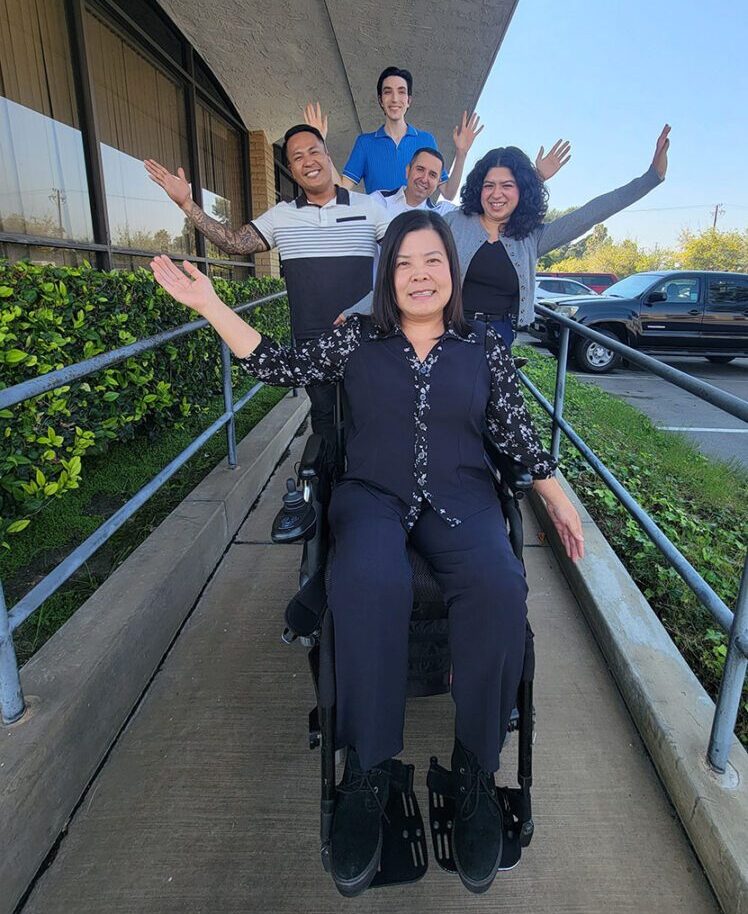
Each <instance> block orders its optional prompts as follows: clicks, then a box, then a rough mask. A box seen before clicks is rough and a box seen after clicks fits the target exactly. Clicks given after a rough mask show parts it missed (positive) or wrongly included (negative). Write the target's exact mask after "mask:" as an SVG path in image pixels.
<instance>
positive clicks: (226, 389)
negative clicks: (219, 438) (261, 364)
mask: <svg viewBox="0 0 748 914" xmlns="http://www.w3.org/2000/svg"><path fill="white" fill-rule="evenodd" d="M221 372H222V374H223V402H224V405H225V409H226V412H227V413H230V414H231V418H230V419H229V421H228V422H227V423H226V443H227V445H228V455H229V466H230V467H231V469H232V470H233V469H235V467H236V420H235V418H234V389H233V387H232V384H231V353H230V352H229V347H228V346H227V345H226V343H224V342H223V341H221Z"/></svg>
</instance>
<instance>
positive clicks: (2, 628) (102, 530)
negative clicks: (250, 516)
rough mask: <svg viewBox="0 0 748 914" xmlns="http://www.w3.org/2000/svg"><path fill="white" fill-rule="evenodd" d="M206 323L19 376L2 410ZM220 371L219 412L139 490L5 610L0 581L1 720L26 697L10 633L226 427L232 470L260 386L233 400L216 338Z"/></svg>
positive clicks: (242, 308) (2, 397) (243, 308)
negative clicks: (240, 431) (241, 418)
mask: <svg viewBox="0 0 748 914" xmlns="http://www.w3.org/2000/svg"><path fill="white" fill-rule="evenodd" d="M285 296H286V293H285V292H274V293H273V294H272V295H265V296H263V297H262V298H258V299H255V300H254V301H251V302H247V303H245V304H243V305H239V307H237V308H235V309H234V311H235V312H236V313H237V314H243V313H245V312H247V311H251V310H254V309H255V308H258V307H260V306H261V305H266V304H268V303H269V302H272V301H276V300H278V299H280V298H285ZM208 326H210V325H209V324H208V321H206V320H197V321H190V322H189V323H187V324H182V325H181V326H179V327H174V328H172V329H171V330H165V331H163V332H162V333H157V334H155V335H154V336H150V337H148V338H147V339H144V340H139V341H138V342H136V343H131V344H130V345H129V346H122V347H121V348H119V349H114V350H112V351H111V352H106V353H102V354H101V355H97V356H94V357H93V358H91V359H86V360H85V361H83V362H78V363H76V364H75V365H68V366H66V367H65V368H60V369H58V370H57V371H51V372H49V373H48V374H44V375H40V376H39V377H36V378H31V379H29V380H27V381H23V382H21V383H20V384H14V385H13V386H12V387H8V388H6V389H5V390H2V391H0V409H7V408H8V407H10V406H15V405H16V404H18V403H22V402H23V401H24V400H29V399H31V398H33V397H38V396H39V395H40V394H43V393H47V392H48V391H50V390H56V389H57V388H59V387H63V386H65V385H67V384H70V383H72V382H73V381H77V380H80V379H81V378H85V377H87V376H88V375H91V374H94V373H95V372H97V371H101V370H102V369H103V368H108V367H110V366H111V365H117V364H118V363H119V362H123V361H124V360H125V359H130V358H133V357H135V356H139V355H142V354H143V353H145V352H152V351H153V350H154V349H158V348H159V347H160V346H163V345H165V344H166V343H170V342H172V341H174V340H177V339H180V338H181V337H183V336H186V335H187V334H190V333H195V332H196V331H198V330H202V329H203V328H205V327H208ZM221 374H222V388H223V398H224V407H225V409H224V412H223V414H222V415H221V416H219V418H218V419H216V420H215V422H213V423H211V425H210V426H208V428H206V429H205V430H204V431H203V432H201V433H200V434H199V435H198V436H197V437H196V438H194V439H193V441H192V442H191V443H190V444H188V445H187V447H186V448H184V449H183V450H182V451H181V452H180V453H179V454H177V456H176V457H175V458H174V459H173V460H172V461H171V462H170V463H169V464H167V466H165V467H164V468H163V469H162V470H161V471H160V472H158V473H157V474H156V475H155V476H154V477H153V478H152V479H151V480H149V482H147V483H146V484H145V485H144V486H143V488H142V489H140V491H139V492H137V493H136V494H135V495H133V496H132V498H130V499H128V501H127V502H125V504H124V505H122V507H121V508H119V509H118V510H117V511H115V513H114V514H113V515H112V516H111V517H109V518H107V519H106V520H105V521H104V523H103V524H101V525H100V526H99V527H97V528H96V530H94V532H93V533H92V534H91V535H90V536H89V537H88V538H87V539H85V540H84V541H83V542H82V543H81V544H80V545H79V546H78V547H77V548H75V549H74V550H73V551H72V552H71V553H70V554H69V555H68V556H67V557H66V558H65V559H63V561H61V562H60V563H59V564H57V565H56V566H55V567H54V568H53V569H52V571H50V572H49V573H48V574H47V575H45V577H44V578H42V580H41V581H39V583H38V584H36V585H35V586H34V587H33V588H32V589H31V590H30V591H29V592H28V593H26V594H25V595H24V596H23V597H22V598H21V599H20V600H19V601H18V602H17V603H16V604H15V605H14V606H13V609H12V610H11V611H10V612H8V610H7V607H6V604H5V595H4V592H3V587H2V581H0V712H2V720H3V722H4V723H6V724H10V723H14V722H15V721H17V720H19V718H20V717H21V716H22V715H23V713H24V711H25V707H26V706H25V702H24V698H23V692H22V690H21V682H20V677H19V673H18V661H17V659H16V653H15V648H14V646H13V632H14V631H15V630H16V629H17V628H18V626H19V625H21V624H22V623H23V622H25V621H26V619H28V618H29V616H30V615H31V614H32V613H34V612H35V611H36V610H37V609H38V608H39V607H40V606H41V605H42V603H44V601H45V600H47V599H48V598H49V597H50V596H51V595H52V594H53V593H55V591H57V590H58V589H59V588H60V587H61V586H62V585H63V584H64V583H65V581H67V580H68V579H69V578H70V576H71V575H72V574H74V573H75V572H76V571H77V569H78V568H80V566H81V565H82V564H83V563H84V562H86V561H87V560H88V559H89V558H90V557H91V556H92V555H93V554H94V553H95V552H96V550H97V549H99V548H100V547H101V546H102V545H103V544H104V543H105V542H106V541H107V540H108V539H110V537H112V536H113V535H114V534H115V533H116V532H117V530H119V528H120V527H121V526H122V525H123V524H124V523H125V522H126V521H128V520H129V519H130V518H131V517H132V516H133V515H134V514H135V512H136V511H137V510H138V509H139V508H141V507H142V506H143V505H144V504H145V502H146V501H148V499H149V498H150V497H151V496H152V495H154V494H155V493H156V492H157V491H158V490H159V489H160V488H161V486H163V484H164V483H165V482H167V481H168V480H169V479H170V478H171V477H172V476H173V475H174V474H175V473H176V472H177V470H179V469H180V468H181V467H182V466H184V464H185V463H187V461H188V460H189V459H190V458H191V457H192V456H194V454H196V453H197V451H199V450H200V448H201V447H203V445H204V444H205V443H206V442H207V441H208V440H209V439H210V438H212V437H213V435H215V434H216V432H218V431H219V430H220V429H222V428H224V427H225V428H226V441H227V452H228V464H229V466H230V467H231V468H232V469H233V468H234V467H236V460H237V458H236V430H235V418H234V417H235V416H236V413H238V412H239V411H240V410H241V409H243V408H244V407H245V406H246V405H247V403H249V401H250V400H251V399H252V398H253V397H254V396H255V395H256V394H257V392H258V391H259V390H260V389H261V388H262V387H263V386H264V385H263V384H262V382H259V383H257V384H255V385H254V386H253V387H252V388H251V389H250V390H248V391H247V392H246V393H245V394H243V395H242V397H240V398H239V399H238V400H237V401H236V402H234V394H233V387H232V384H231V354H230V352H229V349H228V346H227V345H226V344H225V343H224V342H221Z"/></svg>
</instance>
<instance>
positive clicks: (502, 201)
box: [480, 165, 519, 224]
mask: <svg viewBox="0 0 748 914" xmlns="http://www.w3.org/2000/svg"><path fill="white" fill-rule="evenodd" d="M518 203H519V187H517V182H516V181H515V179H514V175H513V174H512V171H511V169H510V168H506V167H504V166H503V165H496V166H494V167H493V168H489V169H488V171H487V172H486V177H485V178H484V179H483V187H482V188H481V192H480V205H481V206H482V207H483V214H484V216H485V217H486V218H487V219H490V220H491V222H498V223H500V224H503V223H505V222H507V221H508V219H509V217H510V216H511V215H512V213H513V212H514V211H515V209H517V204H518Z"/></svg>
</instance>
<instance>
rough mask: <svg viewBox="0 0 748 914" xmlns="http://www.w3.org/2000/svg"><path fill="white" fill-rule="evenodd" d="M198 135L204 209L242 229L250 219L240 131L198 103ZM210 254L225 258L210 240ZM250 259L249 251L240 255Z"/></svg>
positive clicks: (216, 217)
mask: <svg viewBox="0 0 748 914" xmlns="http://www.w3.org/2000/svg"><path fill="white" fill-rule="evenodd" d="M197 135H198V146H199V149H200V171H201V173H202V176H203V188H202V190H203V209H204V210H205V212H206V213H207V214H208V215H209V216H212V217H213V218H214V219H218V220H219V222H223V223H224V224H225V225H229V226H231V227H232V228H239V226H240V225H243V224H244V223H245V222H246V221H247V220H246V216H245V213H244V204H243V196H242V154H241V140H240V139H239V133H238V131H237V130H235V129H234V128H233V127H231V126H230V125H229V124H228V123H227V122H226V121H225V120H224V119H223V118H222V117H219V115H217V114H214V113H213V112H212V111H210V110H209V109H208V108H206V107H205V105H203V104H201V103H200V102H198V103H197ZM206 253H207V255H208V257H215V258H217V259H225V258H226V255H225V253H222V252H221V251H220V250H219V249H218V248H217V247H216V246H215V245H214V244H212V243H211V242H209V241H208V242H206ZM238 258H239V259H240V260H246V259H247V257H246V254H241V255H238Z"/></svg>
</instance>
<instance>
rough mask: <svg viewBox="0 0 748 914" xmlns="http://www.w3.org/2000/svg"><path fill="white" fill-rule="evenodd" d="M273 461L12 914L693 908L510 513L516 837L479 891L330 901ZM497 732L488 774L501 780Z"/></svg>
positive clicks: (562, 589) (421, 761) (639, 756)
mask: <svg viewBox="0 0 748 914" xmlns="http://www.w3.org/2000/svg"><path fill="white" fill-rule="evenodd" d="M299 444H300V443H299V441H298V440H297V441H296V442H295V444H294V447H293V448H292V450H291V454H290V455H289V458H288V460H287V461H286V462H285V464H284V465H282V466H281V467H280V468H279V470H278V471H277V472H276V474H275V476H274V477H273V478H272V479H271V481H270V483H269V485H268V487H267V489H266V490H265V493H264V494H263V496H262V498H261V499H260V501H259V502H258V504H257V506H256V507H255V509H254V510H253V511H252V512H251V514H250V515H249V517H248V519H247V521H246V522H245V523H244V525H243V526H242V528H241V529H240V531H239V533H238V535H237V536H236V538H235V540H234V542H233V544H232V545H231V547H230V548H229V550H228V551H227V553H226V555H225V558H224V560H223V562H222V563H221V565H220V566H219V568H218V570H217V572H216V574H215V575H214V577H213V579H212V580H211V581H210V583H209V584H208V586H207V587H206V590H205V592H204V594H203V596H202V598H201V600H200V602H199V604H198V605H197V607H196V609H195V611H194V613H193V614H192V617H191V618H190V620H189V621H188V623H187V624H186V626H185V628H184V629H183V631H182V633H181V635H180V637H179V638H178V639H177V641H176V642H175V644H174V646H173V648H172V650H171V652H170V653H169V655H168V656H167V658H166V660H165V661H164V663H163V666H162V668H161V670H160V671H159V673H158V674H157V676H156V677H155V679H154V680H153V683H152V685H151V687H150V689H149V691H148V693H147V694H146V696H145V698H144V700H143V702H142V703H141V705H140V707H139V708H138V710H137V712H136V713H135V715H134V716H133V718H132V720H131V722H130V724H129V726H128V727H127V729H126V731H125V732H124V733H123V734H122V736H121V738H120V740H119V742H118V743H117V744H116V745H115V747H114V749H113V751H112V752H111V754H110V756H109V758H108V760H107V761H106V763H105V764H104V766H103V768H102V770H101V772H100V773H99V776H98V778H97V779H96V781H95V782H94V784H93V786H92V787H91V789H90V791H89V792H88V794H87V796H86V797H85V798H84V800H83V802H82V804H81V806H80V808H79V809H78V811H77V813H76V815H75V816H74V818H73V821H72V823H71V825H70V828H69V830H68V833H67V835H66V836H65V837H64V838H63V839H62V841H61V843H60V847H59V851H58V853H57V856H56V857H55V859H54V861H53V862H52V863H51V865H50V867H49V868H48V870H47V871H46V872H45V873H44V874H43V876H42V877H41V878H40V880H39V881H38V883H37V885H36V887H35V889H34V891H33V893H32V894H31V896H30V898H29V900H28V901H27V903H26V905H25V906H24V908H23V911H24V914H32V912H33V914H58V912H59V914H88V912H91V914H94V912H95V914H101V912H104V911H106V912H108V914H125V912H127V914H130V912H138V914H146V912H147V914H162V912H164V914H165V912H170V914H171V912H174V914H177V912H178V914H229V912H231V914H233V912H237V914H238V912H270V914H281V912H293V914H296V912H298V911H305V912H308V914H317V912H319V914H322V912H333V911H346V910H354V909H355V910H356V911H359V912H375V911H376V912H399V911H403V912H404V911H409V912H413V911H415V912H419V914H420V912H424V914H425V912H429V914H431V912H434V914H436V912H455V914H456V912H463V911H492V912H512V914H541V912H542V914H602V912H604V914H650V912H657V914H670V912H673V914H675V912H677V914H690V912H693V914H711V912H717V911H718V910H719V909H718V906H717V904H716V902H715V900H714V897H713V895H712V893H711V890H710V888H709V886H708V884H707V881H706V878H705V876H704V875H703V872H702V870H701V868H700V865H699V863H698V860H697V859H696V857H695V856H694V854H693V852H692V851H691V848H690V846H689V845H688V842H687V840H686V837H685V835H684V833H683V830H682V829H681V827H680V824H679V822H678V820H677V818H676V817H675V813H674V811H673V809H672V807H671V805H670V803H669V801H668V799H667V797H666V796H665V794H664V792H663V790H662V788H661V786H660V783H659V781H658V779H657V776H656V774H655V772H654V770H653V768H652V765H651V763H650V762H649V760H648V758H647V756H646V753H645V751H644V749H643V746H642V744H641V741H640V739H639V736H638V734H637V732H636V730H635V729H634V726H633V724H632V722H631V719H630V718H629V716H628V713H627V711H626V708H625V706H624V704H623V702H622V700H621V698H620V696H619V694H618V692H617V690H616V687H615V684H614V682H613V680H612V679H611V677H610V676H609V674H608V672H607V670H606V667H605V664H604V661H603V660H602V658H601V656H600V653H599V651H598V649H597V647H596V645H595V643H594V641H593V639H592V636H591V634H590V632H589V629H588V628H587V626H586V623H585V621H584V619H583V617H582V615H581V613H580V610H579V608H578V606H577V604H576V601H575V599H574V597H573V596H572V594H571V593H570V591H569V589H568V587H567V584H566V581H565V579H564V577H563V575H562V573H561V571H560V570H559V568H558V566H557V563H556V561H555V559H554V556H553V553H552V551H551V550H550V548H549V547H548V546H546V545H542V544H541V543H539V541H538V537H537V525H536V523H535V519H534V517H533V516H532V515H531V514H527V513H526V543H527V547H526V552H525V558H526V564H527V571H528V577H529V583H530V601H529V606H530V618H531V621H532V624H533V627H534V629H535V633H536V646H537V658H538V663H537V678H536V689H535V704H536V709H537V731H538V732H537V741H536V745H535V753H534V768H535V787H534V791H533V799H534V812H535V829H536V830H535V837H534V839H533V842H532V844H531V846H530V847H529V848H528V849H527V850H526V852H525V855H524V857H523V859H522V862H521V864H520V866H519V867H518V868H517V869H516V870H514V871H512V872H510V873H506V874H501V875H500V876H499V877H498V879H497V880H496V883H495V884H494V887H493V888H492V889H491V891H489V892H488V893H487V894H486V895H482V896H473V895H470V894H468V893H467V892H466V891H465V890H464V889H463V888H462V885H461V883H460V882H459V881H458V880H457V879H456V878H454V877H450V876H449V875H448V874H446V873H444V872H442V871H441V870H440V869H439V867H438V866H437V865H436V863H435V862H434V861H433V859H432V860H431V865H430V869H429V872H428V874H427V875H426V877H425V878H424V879H423V880H422V881H421V882H420V883H417V884H415V885H413V886H410V887H405V888H390V889H384V890H379V891H370V892H367V893H366V894H365V895H364V896H362V897H360V898H358V899H355V900H353V901H346V900H345V899H343V898H342V897H341V896H340V895H338V893H337V892H336V891H335V889H334V887H333V885H332V882H331V881H330V879H329V877H328V876H327V875H326V874H325V873H324V872H323V871H322V869H321V865H320V863H319V838H318V825H319V815H318V811H319V755H318V753H317V752H314V753H312V752H310V751H309V750H308V749H307V748H306V717H307V712H308V710H309V709H310V707H311V706H312V704H313V701H314V699H313V689H312V684H311V679H310V676H309V673H308V670H307V667H306V652H305V651H303V650H302V649H299V648H296V647H287V646H286V645H284V644H282V643H281V641H280V632H281V629H282V615H283V610H284V608H285V604H286V602H287V600H288V598H289V597H290V596H291V594H292V593H293V591H294V585H295V582H296V580H297V577H296V576H297V570H298V561H299V554H300V552H299V548H298V547H295V546H293V547H280V546H273V545H271V544H270V540H269V528H270V521H271V519H272V517H273V515H274V514H275V512H276V510H277V506H278V504H279V499H280V493H281V491H282V490H283V485H284V480H285V478H286V476H289V475H293V469H292V464H293V461H294V460H296V459H298V454H299V453H300V446H299ZM451 734H452V705H451V701H450V699H449V698H448V697H447V696H441V697H438V698H432V699H420V700H415V701H413V702H411V703H410V705H409V709H408V724H407V733H406V750H405V753H404V756H403V758H404V760H406V761H411V762H414V763H415V764H416V766H417V770H416V777H417V782H418V784H419V798H420V801H421V807H422V809H423V810H426V809H427V803H426V791H425V772H426V768H427V765H428V759H429V756H430V755H431V754H434V753H435V754H437V755H439V756H440V759H443V760H444V761H447V760H448V757H449V752H450V751H451ZM511 750H512V744H511V741H510V744H509V748H508V751H506V752H505V753H504V755H505V758H504V767H503V769H502V771H501V772H500V773H499V779H500V782H502V783H510V782H511V783H514V770H513V766H514V760H513V753H512V751H511Z"/></svg>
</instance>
